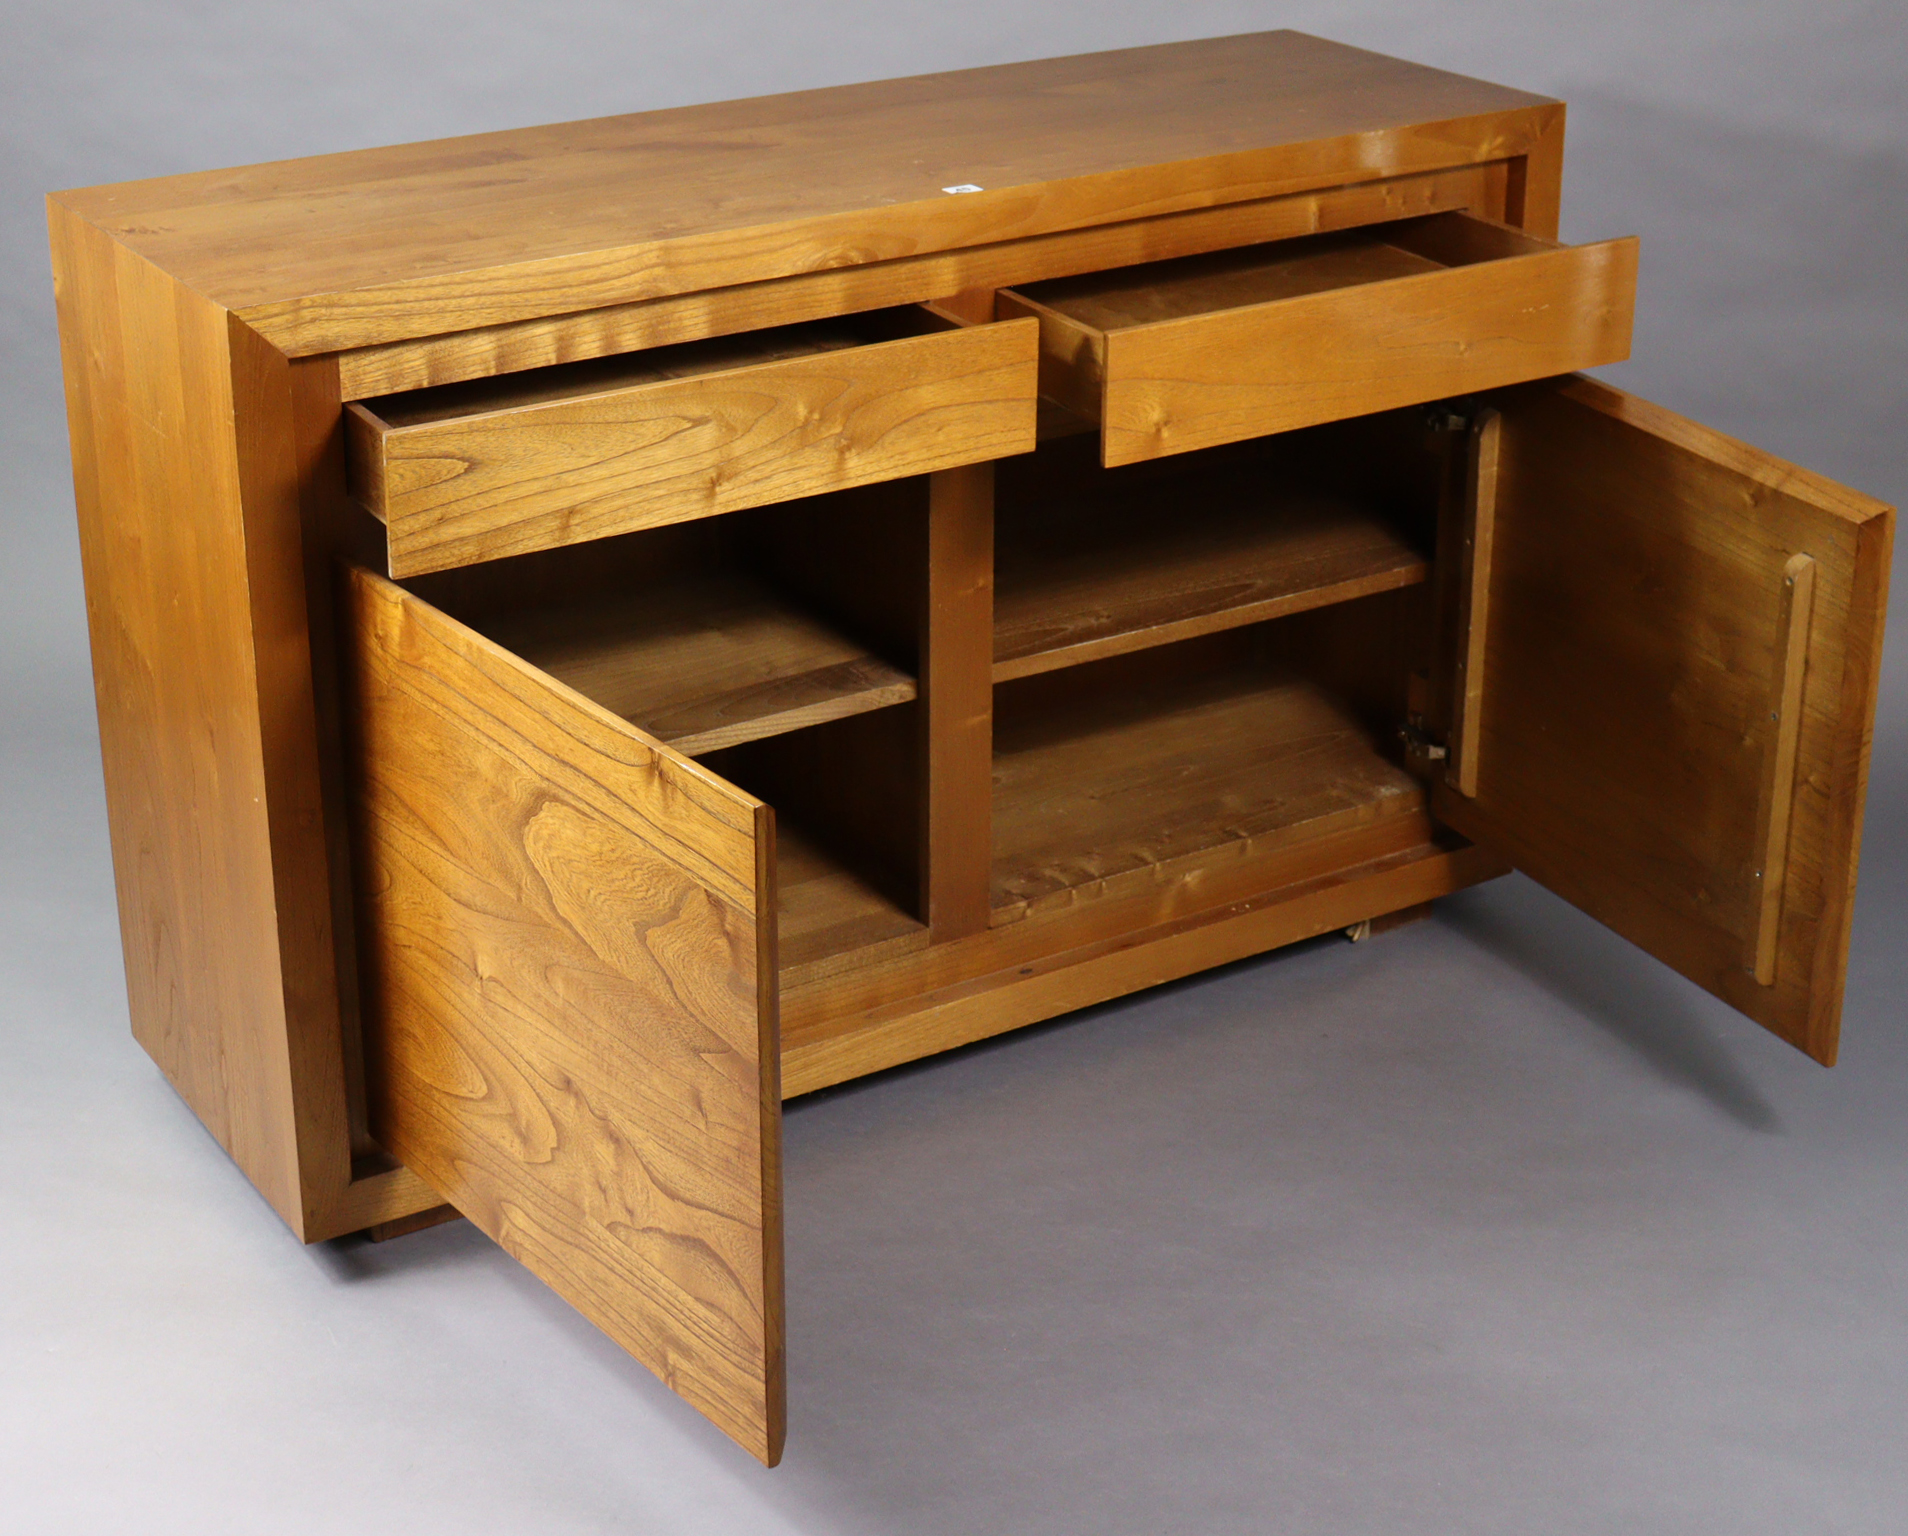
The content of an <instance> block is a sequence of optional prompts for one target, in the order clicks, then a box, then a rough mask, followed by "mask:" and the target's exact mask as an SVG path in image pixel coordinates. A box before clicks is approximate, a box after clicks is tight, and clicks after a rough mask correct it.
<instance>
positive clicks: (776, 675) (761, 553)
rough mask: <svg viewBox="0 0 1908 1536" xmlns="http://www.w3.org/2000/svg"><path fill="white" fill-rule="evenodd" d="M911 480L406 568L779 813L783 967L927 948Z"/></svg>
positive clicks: (573, 684)
mask: <svg viewBox="0 0 1908 1536" xmlns="http://www.w3.org/2000/svg"><path fill="white" fill-rule="evenodd" d="M924 501H925V497H924V494H923V492H922V490H921V486H920V482H919V481H918V480H909V481H903V482H896V483H884V484H881V485H875V486H868V487H862V488H859V489H856V490H851V491H846V492H838V493H834V494H831V495H826V496H820V497H813V498H808V499H805V500H802V501H798V502H792V503H788V504H786V505H778V506H774V507H764V508H759V509H754V510H751V511H747V512H740V513H730V514H727V515H724V516H721V517H713V518H703V519H698V520H697V521H694V522H690V523H683V524H678V525H673V526H670V527H664V528H656V529H647V530H644V531H641V532H638V533H633V534H625V535H622V536H620V537H617V538H613V539H606V540H602V541H598V542H596V543H593V544H591V545H589V546H587V547H578V548H566V549H556V550H546V551H542V552H540V553H538V554H534V555H525V556H519V557H516V558H514V559H509V560H502V561H494V562H490V563H487V564H484V565H481V566H472V567H468V568H464V569H459V570H453V571H443V572H438V573H436V574H433V575H429V576H423V577H418V578H414V579H412V580H411V581H410V582H409V583H408V589H409V595H410V596H411V597H412V599H413V600H414V601H416V602H420V603H428V604H429V605H430V606H431V608H432V609H433V610H434V611H436V612H438V613H439V614H441V615H442V616H443V617H444V619H445V620H446V621H447V622H456V623H458V624H461V625H463V626H467V627H468V629H469V630H471V631H474V633H475V635H476V636H481V637H482V639H483V640H485V641H488V642H491V643H492V644H494V645H495V646H497V647H499V648H501V650H503V651H504V652H506V653H508V654H509V656H510V657H511V658H512V659H513V660H514V661H515V662H517V663H519V664H520V665H521V666H522V667H523V669H524V674H525V675H526V676H530V677H534V678H536V679H538V680H539V682H540V684H541V685H542V686H545V687H548V688H550V689H551V690H552V691H553V692H557V693H563V692H568V691H573V692H574V693H575V694H579V695H581V696H582V697H583V698H584V699H586V700H588V701H589V702H590V704H592V705H594V706H597V707H599V708H601V709H603V710H607V711H608V712H609V713H610V714H611V715H614V716H616V717H618V718H619V719H621V720H622V721H624V722H626V723H627V724H628V725H630V726H633V727H634V728H635V729H636V730H638V731H640V732H641V733H643V735H644V736H645V737H646V738H653V739H654V740H655V741H656V742H658V743H659V744H661V745H662V746H663V747H665V748H666V749H668V751H669V752H670V753H671V755H672V757H675V758H679V759H696V760H698V765H699V767H700V768H702V769H703V770H704V771H707V772H710V773H712V774H713V775H715V776H716V777H717V778H719V779H720V781H721V782H723V783H725V784H729V785H733V786H735V787H736V789H737V790H739V791H740V792H741V793H742V794H744V795H747V796H753V797H755V798H758V799H760V800H762V801H764V802H766V803H767V804H768V805H770V806H772V807H773V808H774V812H775V823H776V840H775V841H776V854H775V862H776V873H777V877H778V878H777V886H778V889H779V896H778V901H777V918H778V924H779V941H780V964H781V968H782V970H783V971H784V972H785V973H790V974H792V975H793V976H795V977H796V978H798V979H799V977H801V976H805V975H807V974H809V973H810V972H812V971H813V970H814V969H815V968H816V967H817V966H823V967H826V966H828V965H831V964H836V963H840V962H841V961H842V960H843V959H844V957H850V956H859V957H860V958H863V959H865V958H867V954H866V953H864V952H871V951H873V950H876V949H879V950H881V951H882V952H888V951H892V950H893V949H894V948H896V946H897V945H898V946H901V947H906V946H907V945H910V944H913V943H916V942H924V941H925V939H924V935H925V930H924V929H923V927H922V925H921V923H920V922H919V921H918V920H917V918H916V916H915V910H914V909H915V908H916V907H918V905H919V898H918V885H919V879H918V868H917V865H916V862H915V858H914V851H915V849H916V846H917V836H916V812H915V802H916V800H917V799H918V784H917V779H918V771H919V770H918V763H917V761H916V755H915V751H914V747H915V736H916V734H917V731H918V721H917V719H916V715H915V710H914V707H913V701H914V700H915V698H916V695H917V686H916V674H917V672H918V664H919V658H918V623H919V614H918V609H919V588H920V583H921V581H922V580H923V579H924V572H923V570H922V566H921V558H922V549H921V543H922V537H923V535H922V528H921V520H922V516H923V505H924Z"/></svg>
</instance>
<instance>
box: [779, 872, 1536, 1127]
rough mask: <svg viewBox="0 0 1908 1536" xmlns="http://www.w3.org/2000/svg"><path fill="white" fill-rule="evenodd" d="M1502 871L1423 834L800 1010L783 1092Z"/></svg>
mask: <svg viewBox="0 0 1908 1536" xmlns="http://www.w3.org/2000/svg"><path fill="white" fill-rule="evenodd" d="M1508 872H1509V866H1508V865H1507V864H1505V863H1504V861H1503V860H1502V859H1501V858H1499V857H1498V856H1497V855H1495V854H1492V853H1489V852H1487V851H1486V850H1484V849H1482V848H1478V847H1473V846H1462V847H1457V848H1452V847H1450V846H1448V845H1440V844H1438V843H1434V842H1424V843H1420V844H1419V845H1417V846H1415V847H1413V848H1408V849H1405V850H1402V851H1399V852H1395V853H1392V854H1389V855H1386V856H1383V857H1380V858H1377V859H1374V860H1372V861H1370V862H1369V863H1366V864H1363V865H1359V866H1356V867H1353V868H1342V869H1339V870H1336V871H1333V872H1331V873H1328V874H1324V875H1318V876H1314V877H1313V878H1311V879H1307V880H1302V881H1299V882H1296V883H1293V884H1290V885H1286V886H1283V887H1281V888H1279V889H1275V890H1270V891H1267V892H1265V893H1263V894H1261V895H1258V896H1253V897H1247V898H1244V899H1241V900H1236V901H1232V902H1229V903H1227V904H1225V905H1222V906H1218V907H1209V908H1206V909H1204V910H1201V911H1197V912H1193V913H1190V914H1187V915H1183V916H1178V917H1174V918H1171V919H1168V920H1166V921H1163V922H1160V923H1158V924H1156V925H1155V926H1153V927H1151V928H1147V929H1141V930H1138V931H1129V932H1126V933H1120V934H1116V935H1113V936H1110V937H1105V938H1101V939H1098V940H1096V941H1093V942H1088V943H1083V944H1080V945H1078V946H1077V947H1074V948H1070V949H1062V950H1059V951H1058V952H1055V953H1051V954H1048V955H1046V956H1044V957H1042V958H1039V959H1034V960H1030V961H1028V962H1027V963H1020V964H1008V965H1005V966H1003V967H1001V968H1000V969H997V970H994V971H991V972H986V973H984V974H980V975H975V976H969V977H967V978H965V979H962V980H958V981H954V982H952V983H950V984H948V985H944V986H939V987H935V988H933V989H931V990H928V991H924V992H921V993H920V994H918V995H916V996H913V997H908V998H903V999H900V1000H897V1001H894V1002H890V1003H888V1004H886V1005H883V1006H879V1007H876V1008H873V1009H870V1010H868V1011H866V1012H863V1013H859V1014H844V1015H841V1016H838V1017H834V1018H827V1017H820V1018H817V1017H812V1016H811V1017H810V1018H808V1019H806V1020H803V1019H801V1018H800V1016H799V1012H798V1015H797V1027H796V1029H795V1030H793V1031H788V1030H786V1029H785V1032H784V1036H783V1046H782V1097H783V1098H784V1099H791V1098H796V1097H798V1096H800V1095H801V1094H804V1093H812V1092H814V1091H815V1090H817V1089H820V1088H827V1087H831V1086H833V1085H834V1084H837V1083H842V1082H847V1081H849V1080H850V1079H852V1078H857V1077H863V1076H866V1075H867V1074H869V1073H871V1072H879V1071H883V1070H885V1069H886V1068H888V1067H894V1066H900V1065H903V1064H904V1063H906V1062H910V1061H916V1060H919V1059H920V1058H922V1057H924V1056H933V1055H937V1054H939V1053H940V1052H942V1051H949V1050H953V1049H955V1048H957V1047H959V1046H963V1045H969V1044H972V1043H973V1042H974V1041H976V1040H984V1039H987V1038H989V1037H990V1036H993V1035H998V1034H1004V1033H1005V1032H1007V1031H1008V1030H1012V1029H1019V1028H1021V1027H1022V1026H1024V1025H1027V1024H1034V1023H1038V1022H1039V1021H1041V1020H1043V1019H1050V1018H1053V1017H1055V1016H1057V1015H1059V1014H1063V1013H1069V1012H1072V1011H1073V1010H1074V1009H1077V1008H1085V1007H1089V1006H1091V1005H1093V1004H1095V1003H1101V1002H1106V1001H1108V1000H1109V999H1111V998H1115V997H1121V996H1124V995H1126V994H1127V993H1130V992H1137V991H1140V990H1142V989H1144V988H1146V987H1151V986H1157V985H1159V984H1160V983H1162V982H1167V981H1175V980H1178V979H1179V978H1180V977H1183V976H1189V975H1191V974H1193V973H1194V972H1196V971H1202V970H1207V969H1210V968H1211V967H1213V966H1216V965H1224V964H1226V963H1228V962H1230V961H1233V960H1242V959H1245V958H1246V957H1247V956H1250V955H1256V954H1260V953H1263V952H1264V951H1266V950H1270V949H1277V948H1280V947H1281V946H1283V945H1286V944H1292V943H1296V942H1298V941H1299V940H1301V939H1308V938H1314V937H1316V936H1317V935H1319V934H1322V933H1330V932H1331V931H1333V930H1334V929H1339V928H1350V927H1352V926H1353V925H1355V924H1358V923H1361V922H1364V921H1366V920H1367V919H1372V918H1378V917H1383V916H1385V915H1387V914H1389V913H1393V912H1397V911H1400V910H1402V909H1404V908H1407V907H1412V906H1417V905H1419V904H1421V903H1424V902H1428V901H1433V900H1435V899H1436V898H1438V897H1440V896H1448V895H1450V894H1451V893H1452V892H1454V891H1459V890H1462V889H1463V888H1464V887H1466V886H1469V885H1475V884H1477V883H1478V882H1480V881H1483V880H1489V879H1492V878H1494V877H1496V876H1498V875H1501V874H1506V873H1508ZM999 932H1000V931H999V930H996V935H998V934H999ZM993 936H994V935H989V936H982V937H993Z"/></svg>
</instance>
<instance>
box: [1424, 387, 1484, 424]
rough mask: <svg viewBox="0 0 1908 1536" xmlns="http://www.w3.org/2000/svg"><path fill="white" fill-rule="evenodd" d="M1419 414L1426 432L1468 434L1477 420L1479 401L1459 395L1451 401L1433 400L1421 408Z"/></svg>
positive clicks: (1468, 396)
mask: <svg viewBox="0 0 1908 1536" xmlns="http://www.w3.org/2000/svg"><path fill="white" fill-rule="evenodd" d="M1418 412H1419V415H1420V417H1421V418H1422V419H1423V421H1424V425H1425V430H1426V431H1429V432H1468V431H1470V430H1471V424H1472V423H1473V422H1474V421H1476V420H1477V401H1476V400H1475V399H1474V398H1472V397H1471V396H1470V395H1459V396H1457V397H1456V398H1455V399H1451V400H1433V401H1432V402H1431V403H1430V404H1429V405H1422V406H1419V407H1418Z"/></svg>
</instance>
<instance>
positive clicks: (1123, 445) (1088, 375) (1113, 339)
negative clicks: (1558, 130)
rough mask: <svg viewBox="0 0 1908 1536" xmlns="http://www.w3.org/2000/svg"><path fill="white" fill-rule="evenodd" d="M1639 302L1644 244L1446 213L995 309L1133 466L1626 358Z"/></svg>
mask: <svg viewBox="0 0 1908 1536" xmlns="http://www.w3.org/2000/svg"><path fill="white" fill-rule="evenodd" d="M1635 294H1636V241H1635V240H1634V239H1621V240H1610V241H1604V242H1602V243H1600V244H1595V245H1586V246H1561V245H1557V244H1554V243H1552V242H1550V241H1547V240H1542V239H1539V238H1537V237H1536V236H1534V235H1529V234H1526V233H1524V232H1523V231H1522V230H1518V229H1514V228H1511V227H1510V226H1508V225H1504V224H1499V223H1495V222H1493V221H1491V220H1489V219H1482V218H1478V217H1475V216H1474V215H1471V214H1468V213H1438V214H1431V215H1428V216H1424V217H1419V218H1412V219H1400V220H1396V221H1394V222H1391V223H1385V224H1373V225H1367V226H1365V227H1363V228H1359V229H1352V230H1345V231H1339V232H1333V233H1329V234H1317V235H1305V236H1301V237H1299V238H1296V239H1291V240H1280V241H1274V242H1271V243H1268V244H1264V245H1255V246H1246V247H1242V248H1238V249H1234V250H1229V251H1219V252H1214V253H1212V254H1209V255H1203V256H1186V257H1178V258H1175V259H1173V260H1169V261H1157V262H1149V263H1146V264H1143V265H1140V266H1132V267H1124V268H1116V269H1113V270H1110V271H1105V272H1097V273H1091V274H1087V275H1083V276H1078V277H1065V278H1055V279H1052V280H1050V281H1047V282H1040V283H1032V284H1028V285H1027V286H1025V287H1023V288H1018V289H1003V290H1002V291H1001V293H1000V294H999V296H998V299H997V301H996V312H997V313H998V314H999V315H1000V316H1001V317H1002V318H1019V317H1025V318H1031V319H1034V320H1036V321H1037V322H1038V323H1039V327H1040V384H1039V388H1040V393H1041V395H1042V396H1043V397H1044V398H1045V399H1046V400H1048V401H1049V402H1051V403H1052V404H1053V405H1056V406H1059V407H1061V408H1063V409H1064V410H1065V411H1066V412H1069V413H1071V414H1072V415H1073V416H1074V417H1075V418H1077V419H1080V420H1084V421H1087V422H1090V423H1093V424H1096V425H1097V426H1098V427H1099V428H1100V433H1101V439H1102V453H1103V456H1104V461H1105V462H1106V463H1107V464H1126V463H1133V462H1137V461H1139V460H1142V459H1152V458H1159V457H1162V456H1164V455H1167V454H1177V453H1185V452H1189V451H1192V450H1195V449H1199V448H1208V447H1213V446H1216V445H1218V444H1220V443H1230V442H1238V441H1241V440H1243V439H1245V438H1250V437H1256V436H1260V435H1263V434H1265V433H1270V432H1286V431H1291V430H1294V429H1296V428H1299V427H1306V426H1312V425H1316V424H1318V423H1320V422H1326V421H1337V420H1343V419H1346V418H1349V417H1353V416H1360V415H1369V414H1371V413H1373V412H1376V411H1380V410H1386V409H1391V408H1393V407H1397V406H1402V405H1412V404H1418V403H1422V402H1426V401H1430V400H1435V399H1439V398H1443V397H1447V396H1452V395H1459V394H1468V393H1474V392H1476V391H1479V390H1484V389H1495V388H1498V387H1501V386H1503V385H1507V384H1514V383H1520V382H1526V381H1529V380H1532V379H1538V378H1545V377H1549V376H1551V375H1555V374H1562V373H1569V372H1573V371H1575V370H1577V369H1581V368H1589V367H1595V366H1598V365H1601V364H1604V363H1612V362H1619V361H1621V360H1622V359H1623V358H1625V357H1627V356H1628V355H1629V349H1630V327H1631V316H1632V310H1633V308H1634V304H1635ZM1042 429H1043V432H1044V433H1046V434H1049V435H1052V434H1058V433H1061V432H1063V431H1065V430H1066V428H1065V426H1064V424H1063V422H1062V421H1061V420H1060V419H1059V418H1058V417H1056V416H1055V415H1054V413H1053V412H1052V411H1051V410H1049V412H1048V413H1047V415H1046V416H1045V418H1044V419H1043V421H1042Z"/></svg>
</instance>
